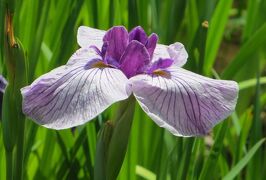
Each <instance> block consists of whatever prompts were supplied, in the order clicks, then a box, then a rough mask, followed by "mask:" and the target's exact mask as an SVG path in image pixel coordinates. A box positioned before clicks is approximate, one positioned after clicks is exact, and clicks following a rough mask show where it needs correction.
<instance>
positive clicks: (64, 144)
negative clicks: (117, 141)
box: [0, 0, 266, 180]
mask: <svg viewBox="0 0 266 180" xmlns="http://www.w3.org/2000/svg"><path fill="white" fill-rule="evenodd" d="M5 8H6V1H5V0H1V9H0V23H1V25H0V33H1V34H0V38H1V39H0V40H1V45H0V50H1V51H0V52H1V56H0V73H1V74H3V75H6V73H7V69H6V65H5V64H4V56H3V52H4V46H3V42H4V37H5V36H4V28H3V27H4V23H5V10H4V9H5ZM265 11H266V0H256V1H254V0H234V1H233V0H42V1H36V0H23V1H16V3H15V6H14V22H13V23H14V24H13V25H14V33H15V36H16V37H18V38H19V39H20V41H21V42H22V44H23V47H24V49H25V52H26V57H27V59H28V63H29V82H30V83H31V82H32V81H33V80H34V79H35V78H37V77H38V76H40V75H41V74H43V73H45V72H48V71H49V70H51V69H53V68H55V67H57V66H60V65H62V64H65V63H66V61H67V60H68V58H69V57H70V56H71V54H73V52H74V51H75V50H76V49H77V48H78V45H77V41H76V35H77V29H78V27H79V26H80V25H86V26H90V27H95V28H98V29H104V30H107V29H108V28H110V27H112V26H114V25H124V26H126V27H127V28H128V29H129V30H130V29H132V28H133V27H134V26H137V25H140V26H142V27H143V28H144V29H145V31H146V32H148V33H149V34H150V33H151V32H155V33H157V34H158V35H159V37H160V40H159V41H160V43H163V44H170V43H173V42H176V41H179V42H182V43H183V44H184V45H185V47H186V49H187V51H188V53H189V59H188V63H187V64H186V66H185V68H186V69H189V70H192V71H194V72H197V73H199V74H203V75H205V76H209V77H213V78H221V79H233V80H235V81H237V82H238V83H239V87H240V94H239V100H238V104H237V109H236V112H235V113H233V115H232V116H231V117H229V118H228V119H227V120H225V121H224V123H221V124H219V125H218V126H216V127H215V128H214V130H213V131H212V132H211V133H210V134H209V135H208V136H206V137H201V138H180V137H174V136H173V135H171V134H170V133H168V132H167V131H165V130H164V129H162V128H159V127H158V126H157V125H155V124H154V123H153V121H151V120H150V119H149V118H148V117H147V116H146V115H145V113H144V112H143V111H142V110H141V109H140V107H139V106H138V105H136V108H135V115H134V120H133V125H132V129H131V135H130V141H129V145H128V149H127V154H126V157H125V160H124V162H123V166H122V169H121V171H120V174H119V177H118V179H121V180H127V179H129V180H134V179H150V180H152V179H161V180H166V179H173V180H175V179H204V180H205V179H226V180H227V179H256V180H257V179H258V180H259V179H265V177H266V143H264V140H265V139H264V138H265V136H266V91H265V89H266V86H265V84H266V66H265V65H266V13H265ZM206 21H208V23H207V22H206ZM116 109H117V105H114V106H112V107H111V108H109V109H108V110H106V111H105V112H104V113H103V114H101V115H100V116H98V117H97V118H96V119H95V120H93V121H90V122H89V123H87V124H85V125H83V126H81V127H77V128H76V129H75V131H72V130H70V129H69V130H63V131H54V130H48V129H46V128H43V127H40V126H37V125H36V124H34V123H33V122H32V121H30V120H26V125H25V141H24V142H25V143H24V153H23V157H24V162H23V169H22V172H23V177H24V179H38V180H40V179H93V177H94V175H93V173H94V170H93V169H94V165H95V153H96V141H97V134H98V132H99V130H100V128H101V127H102V126H103V124H104V123H105V122H106V121H107V120H110V119H111V120H112V119H113V117H114V115H115V112H116V111H115V110H116ZM0 126H2V125H1V123H0ZM2 136H3V131H2V127H1V128H0V179H6V170H5V169H6V154H5V147H4V145H3V137H2ZM15 150H16V149H15Z"/></svg>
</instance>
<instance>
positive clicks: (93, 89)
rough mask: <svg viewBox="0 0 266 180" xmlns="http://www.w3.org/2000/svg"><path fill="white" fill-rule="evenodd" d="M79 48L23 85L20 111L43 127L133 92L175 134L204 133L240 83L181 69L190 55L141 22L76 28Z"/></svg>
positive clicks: (79, 117)
mask: <svg viewBox="0 0 266 180" xmlns="http://www.w3.org/2000/svg"><path fill="white" fill-rule="evenodd" d="M77 40H78V44H79V45H80V47H81V48H80V49H78V50H77V51H76V52H75V53H74V54H73V55H72V56H71V58H70V59H69V61H68V62H67V64H66V65H63V66H61V67H58V68H56V69H54V70H52V71H51V72H49V73H47V74H44V75H42V76H41V77H39V78H38V79H37V80H35V81H34V82H33V83H32V84H31V85H30V86H27V87H25V88H23V89H22V90H21V92H22V95H23V112H24V113H25V114H26V115H27V116H29V117H31V118H32V119H33V120H34V121H35V122H37V123H38V124H41V125H43V126H45V127H47V128H52V129H65V128H71V127H74V126H78V125H81V124H84V123H86V122H87V121H90V120H91V119H93V118H95V117H96V116H97V115H99V114H100V113H102V112H103V111H104V110H105V109H106V108H107V107H109V106H110V105H111V104H113V103H115V102H118V101H121V100H124V99H127V98H128V97H129V96H131V95H134V96H135V98H136V100H137V102H138V103H139V105H140V106H141V108H142V109H143V111H145V112H146V113H147V115H148V116H149V117H150V118H151V119H152V120H153V121H154V122H155V123H156V124H158V125H159V126H160V127H163V128H166V129H167V130H169V131H170V132H171V133H172V134H174V135H177V136H198V135H204V134H206V133H208V132H209V131H210V129H211V128H212V127H213V126H214V125H216V124H217V123H219V122H220V121H221V120H223V119H225V118H226V117H228V116H229V115H230V114H231V113H232V112H233V111H234V109H235V106H236V102H237V97H238V85H237V83H236V82H234V81H225V80H215V79H210V78H207V77H203V76H201V75H198V74H195V73H193V72H190V71H187V70H185V69H183V68H181V67H182V66H183V65H184V64H185V63H186V61H187V58H188V54H187V52H186V50H185V48H184V46H183V45H182V44H181V43H179V42H177V43H174V44H171V45H169V46H166V45H161V44H157V41H158V36H157V35H156V34H154V33H153V34H151V35H150V36H147V35H146V33H145V31H144V30H143V29H142V28H141V27H136V28H134V29H133V30H131V31H130V32H129V33H128V31H127V30H126V29H125V27H123V26H115V27H112V28H111V29H109V30H108V31H107V32H105V31H102V30H97V29H93V28H90V27H85V26H81V27H80V28H79V29H78V35H77Z"/></svg>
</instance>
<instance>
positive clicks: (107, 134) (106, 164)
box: [94, 96, 135, 180]
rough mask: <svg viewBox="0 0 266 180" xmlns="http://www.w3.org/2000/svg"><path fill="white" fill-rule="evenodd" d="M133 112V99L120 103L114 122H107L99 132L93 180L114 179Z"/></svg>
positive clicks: (123, 153) (121, 157)
mask: <svg viewBox="0 0 266 180" xmlns="http://www.w3.org/2000/svg"><path fill="white" fill-rule="evenodd" d="M134 110H135V98H134V97H133V96H130V97H129V99H127V100H124V101H122V102H120V104H119V108H118V110H117V115H116V118H115V121H114V124H112V122H107V123H106V124H105V126H104V128H103V130H102V131H101V132H100V135H99V138H98V143H97V152H96V161H95V163H96V164H95V171H94V174H95V179H107V180H109V179H110V180H112V179H116V177H117V176H118V174H119V171H120V169H121V166H122V164H123V160H124V157H125V154H126V150H127V145H128V141H129V136H130V132H131V126H132V121H133V117H134Z"/></svg>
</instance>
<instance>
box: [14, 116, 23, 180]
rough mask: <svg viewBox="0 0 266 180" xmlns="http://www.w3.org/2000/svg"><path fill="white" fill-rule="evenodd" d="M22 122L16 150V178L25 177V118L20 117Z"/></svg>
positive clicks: (18, 179) (17, 179)
mask: <svg viewBox="0 0 266 180" xmlns="http://www.w3.org/2000/svg"><path fill="white" fill-rule="evenodd" d="M20 120H21V123H20V126H19V128H18V139H17V151H16V164H15V169H14V179H16V180H20V179H23V160H24V158H23V155H24V129H25V122H24V119H20Z"/></svg>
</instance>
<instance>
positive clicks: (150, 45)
mask: <svg viewBox="0 0 266 180" xmlns="http://www.w3.org/2000/svg"><path fill="white" fill-rule="evenodd" d="M157 41H158V36H157V34H155V33H152V34H151V35H150V36H149V38H148V40H147V42H146V45H145V46H146V48H147V50H148V52H149V54H150V57H151V58H152V57H153V52H154V49H155V47H156V44H157Z"/></svg>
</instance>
